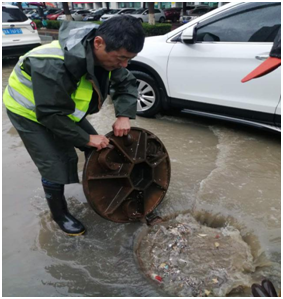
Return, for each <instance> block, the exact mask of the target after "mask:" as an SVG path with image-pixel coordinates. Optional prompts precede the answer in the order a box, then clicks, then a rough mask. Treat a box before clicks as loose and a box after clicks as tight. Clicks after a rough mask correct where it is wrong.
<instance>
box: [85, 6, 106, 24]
mask: <svg viewBox="0 0 283 299" xmlns="http://www.w3.org/2000/svg"><path fill="white" fill-rule="evenodd" d="M110 11H111V9H107V8H101V9H98V10H96V11H95V12H93V13H91V14H89V15H88V16H85V17H84V19H83V21H99V19H100V18H101V17H102V16H103V15H104V14H106V13H109V12H110Z"/></svg>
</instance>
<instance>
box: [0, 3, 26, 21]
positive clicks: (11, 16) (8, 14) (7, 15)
mask: <svg viewBox="0 0 283 299" xmlns="http://www.w3.org/2000/svg"><path fill="white" fill-rule="evenodd" d="M27 19H28V17H27V16H26V15H25V14H24V13H23V12H22V11H21V10H20V9H17V8H8V7H4V6H3V7H2V22H24V21H26V20H27Z"/></svg>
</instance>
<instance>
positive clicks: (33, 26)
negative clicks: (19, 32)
mask: <svg viewBox="0 0 283 299" xmlns="http://www.w3.org/2000/svg"><path fill="white" fill-rule="evenodd" d="M30 26H31V28H32V29H33V30H36V29H37V28H36V24H35V23H34V22H31V23H30Z"/></svg>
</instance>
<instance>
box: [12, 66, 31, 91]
mask: <svg viewBox="0 0 283 299" xmlns="http://www.w3.org/2000/svg"><path fill="white" fill-rule="evenodd" d="M14 70H15V73H16V75H17V77H18V79H19V81H20V82H21V83H22V84H24V85H25V86H27V87H28V88H30V89H32V82H31V81H30V80H29V79H27V78H26V77H25V76H24V75H23V74H22V72H21V68H20V66H19V65H16V66H15V69H14Z"/></svg>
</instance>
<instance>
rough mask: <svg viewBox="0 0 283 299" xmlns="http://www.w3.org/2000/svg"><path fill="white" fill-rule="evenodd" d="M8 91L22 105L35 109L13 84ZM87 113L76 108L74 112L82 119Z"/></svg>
mask: <svg viewBox="0 0 283 299" xmlns="http://www.w3.org/2000/svg"><path fill="white" fill-rule="evenodd" d="M8 91H9V94H10V96H11V97H12V98H13V99H14V100H15V101H16V102H17V103H18V104H20V105H21V106H23V107H25V108H27V109H29V110H32V111H35V105H34V104H33V103H31V102H30V101H29V100H28V99H27V98H25V97H24V96H22V95H21V94H20V93H18V92H17V91H16V90H15V89H13V88H12V87H11V86H9V85H8ZM85 114H86V112H83V111H81V110H79V109H77V108H76V109H75V112H74V113H72V115H73V116H75V117H77V118H79V119H82V118H83V117H84V115H85Z"/></svg>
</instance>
